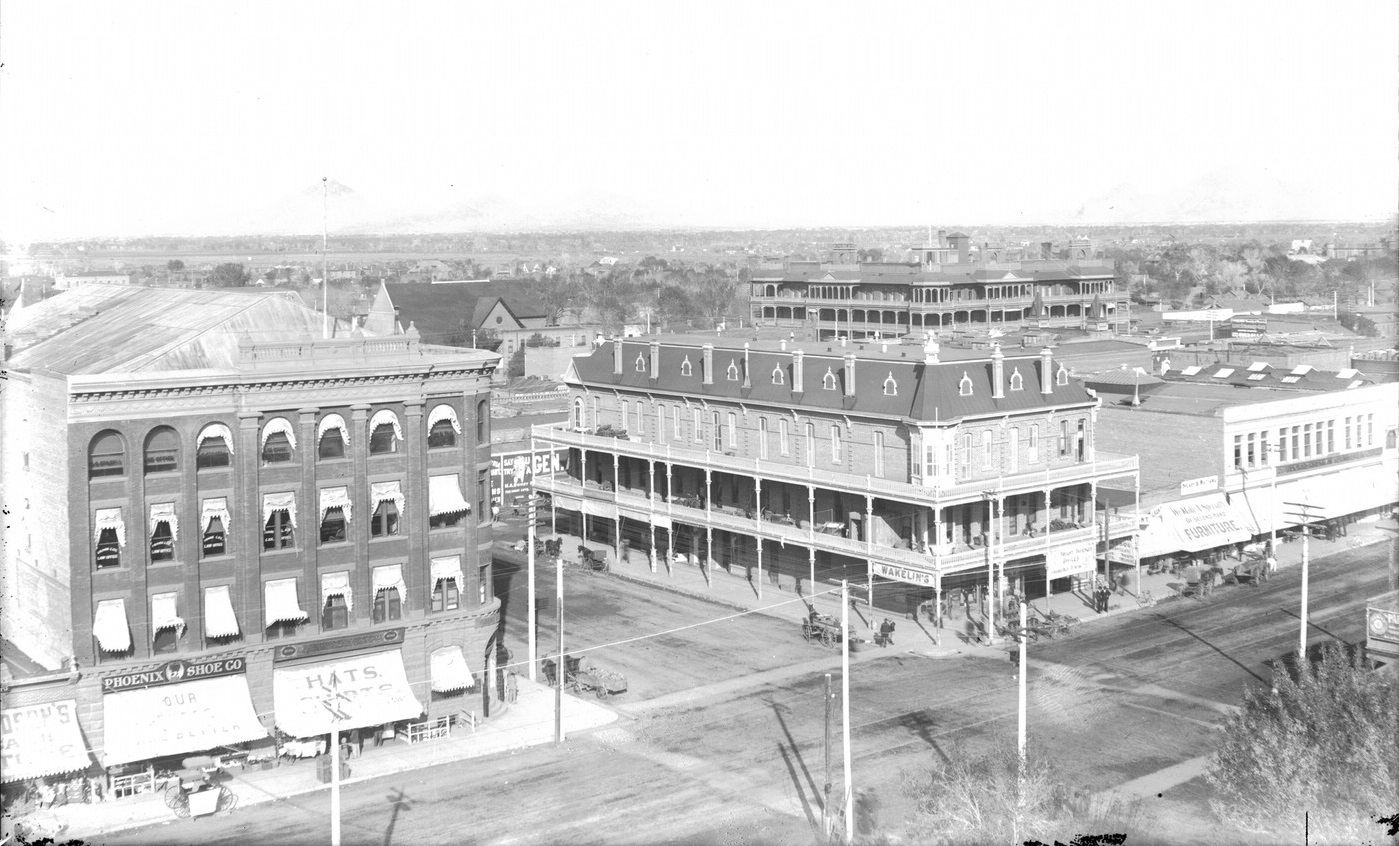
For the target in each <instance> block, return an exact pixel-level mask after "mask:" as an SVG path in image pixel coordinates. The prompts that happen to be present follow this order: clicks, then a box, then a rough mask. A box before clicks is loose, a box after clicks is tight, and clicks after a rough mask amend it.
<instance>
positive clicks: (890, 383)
mask: <svg viewBox="0 0 1399 846" xmlns="http://www.w3.org/2000/svg"><path fill="white" fill-rule="evenodd" d="M898 395H899V383H898V382H895V381H894V371H892V370H890V371H889V375H888V376H887V377H885V379H884V396H886V397H896V396H898Z"/></svg>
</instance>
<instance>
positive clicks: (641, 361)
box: [636, 354, 646, 373]
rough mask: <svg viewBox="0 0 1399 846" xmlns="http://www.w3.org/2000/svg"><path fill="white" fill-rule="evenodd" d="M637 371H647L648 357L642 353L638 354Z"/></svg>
mask: <svg viewBox="0 0 1399 846" xmlns="http://www.w3.org/2000/svg"><path fill="white" fill-rule="evenodd" d="M636 372H637V373H645V372H646V357H645V356H642V355H640V354H638V355H637V357H636Z"/></svg>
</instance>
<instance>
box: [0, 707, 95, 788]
mask: <svg viewBox="0 0 1399 846" xmlns="http://www.w3.org/2000/svg"><path fill="white" fill-rule="evenodd" d="M0 715H3V720H0V725H3V732H4V733H3V737H0V744H3V746H4V749H5V766H4V767H3V768H0V777H3V779H4V781H5V782H6V783H8V782H12V781H24V780H26V779H31V778H44V777H45V776H55V775H61V774H63V773H71V772H76V771H78V770H85V769H87V768H88V766H89V765H90V764H91V763H92V761H91V759H90V758H88V754H87V744H85V743H84V742H83V734H82V732H81V731H80V730H79V729H78V702H77V700H76V699H64V700H62V701H59V702H45V703H43V704H38V705H23V706H20V707H18V708H5V709H0Z"/></svg>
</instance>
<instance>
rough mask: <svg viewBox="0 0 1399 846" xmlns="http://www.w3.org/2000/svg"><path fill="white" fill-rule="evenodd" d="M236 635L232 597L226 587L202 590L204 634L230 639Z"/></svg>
mask: <svg viewBox="0 0 1399 846" xmlns="http://www.w3.org/2000/svg"><path fill="white" fill-rule="evenodd" d="M238 633H239V632H238V616H237V615H236V614H234V613H233V597H232V595H231V593H230V591H229V587H228V585H215V586H213V587H207V588H204V634H205V635H206V636H208V637H232V636H233V635H236V634H238Z"/></svg>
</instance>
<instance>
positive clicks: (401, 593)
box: [370, 564, 408, 601]
mask: <svg viewBox="0 0 1399 846" xmlns="http://www.w3.org/2000/svg"><path fill="white" fill-rule="evenodd" d="M370 579H371V581H370V592H371V593H373V594H374V595H375V596H378V595H379V591H381V590H397V591H398V598H399V600H400V601H401V600H404V599H407V598H408V587H407V585H405V584H404V583H403V565H402V564H385V565H384V566H382V567H375V568H374V569H373V571H372V572H371V574H370Z"/></svg>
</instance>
